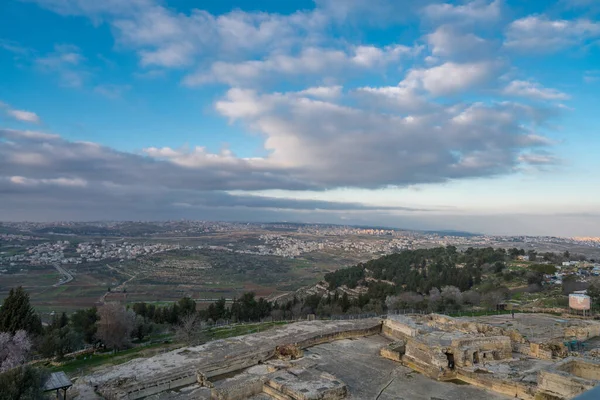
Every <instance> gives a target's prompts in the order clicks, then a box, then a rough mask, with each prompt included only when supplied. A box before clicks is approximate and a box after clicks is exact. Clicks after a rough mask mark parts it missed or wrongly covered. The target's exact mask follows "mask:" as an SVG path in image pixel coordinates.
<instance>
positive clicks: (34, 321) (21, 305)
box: [0, 286, 42, 335]
mask: <svg viewBox="0 0 600 400" xmlns="http://www.w3.org/2000/svg"><path fill="white" fill-rule="evenodd" d="M18 330H24V331H26V332H27V333H30V334H34V335H36V334H39V333H42V321H41V320H40V317H39V316H38V315H37V314H36V313H35V311H34V310H33V307H32V306H31V304H30V303H29V295H28V294H27V292H25V290H24V289H23V288H22V287H21V286H19V287H18V288H16V289H11V290H10V292H9V294H8V297H7V298H6V299H4V302H3V303H2V307H1V308H0V332H10V333H12V334H14V333H15V332H17V331H18Z"/></svg>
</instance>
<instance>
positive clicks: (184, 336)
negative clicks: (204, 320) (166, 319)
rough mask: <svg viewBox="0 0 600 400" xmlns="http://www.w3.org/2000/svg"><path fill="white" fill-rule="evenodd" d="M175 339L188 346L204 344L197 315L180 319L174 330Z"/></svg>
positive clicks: (204, 338) (204, 339) (204, 337)
mask: <svg viewBox="0 0 600 400" xmlns="http://www.w3.org/2000/svg"><path fill="white" fill-rule="evenodd" d="M175 337H176V338H177V340H178V341H180V342H183V343H185V344H187V345H190V346H194V345H198V344H202V343H204V342H206V336H205V335H204V334H203V333H202V325H201V321H200V319H199V318H198V314H197V313H191V314H187V315H185V316H184V317H182V318H181V321H180V322H179V325H177V327H176V328H175Z"/></svg>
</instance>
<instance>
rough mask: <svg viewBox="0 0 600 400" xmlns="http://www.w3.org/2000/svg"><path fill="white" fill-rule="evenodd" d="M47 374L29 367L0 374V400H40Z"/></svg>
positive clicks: (43, 397)
mask: <svg viewBox="0 0 600 400" xmlns="http://www.w3.org/2000/svg"><path fill="white" fill-rule="evenodd" d="M46 377H47V374H46V373H45V372H44V371H42V370H40V369H36V368H33V367H31V366H28V365H27V366H21V367H17V368H13V369H10V370H8V371H6V372H4V373H2V374H0V388H1V390H0V400H16V399H18V400H41V399H47V398H49V397H48V396H46V395H45V394H44V392H43V389H42V387H43V384H44V382H45V381H46Z"/></svg>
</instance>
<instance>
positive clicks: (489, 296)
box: [481, 290, 504, 310]
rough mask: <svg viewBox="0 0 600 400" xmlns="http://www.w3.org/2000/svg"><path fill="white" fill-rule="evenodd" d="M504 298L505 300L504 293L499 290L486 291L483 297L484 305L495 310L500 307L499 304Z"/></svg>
mask: <svg viewBox="0 0 600 400" xmlns="http://www.w3.org/2000/svg"><path fill="white" fill-rule="evenodd" d="M502 300H504V293H502V292H501V291H499V290H497V291H494V292H489V293H486V294H484V295H483V297H482V299H481V301H482V303H483V304H484V305H486V306H487V307H488V308H489V309H494V310H495V309H497V308H498V304H500V303H502Z"/></svg>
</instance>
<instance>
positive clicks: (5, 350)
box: [0, 330, 31, 372]
mask: <svg viewBox="0 0 600 400" xmlns="http://www.w3.org/2000/svg"><path fill="white" fill-rule="evenodd" d="M30 349H31V340H29V337H28V336H27V332H25V331H24V330H19V331H17V332H15V334H14V335H11V334H10V332H1V333H0V372H4V371H8V370H9V369H11V368H14V367H17V366H19V365H21V364H23V363H24V362H25V359H26V358H27V354H28V353H29V350H30Z"/></svg>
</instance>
